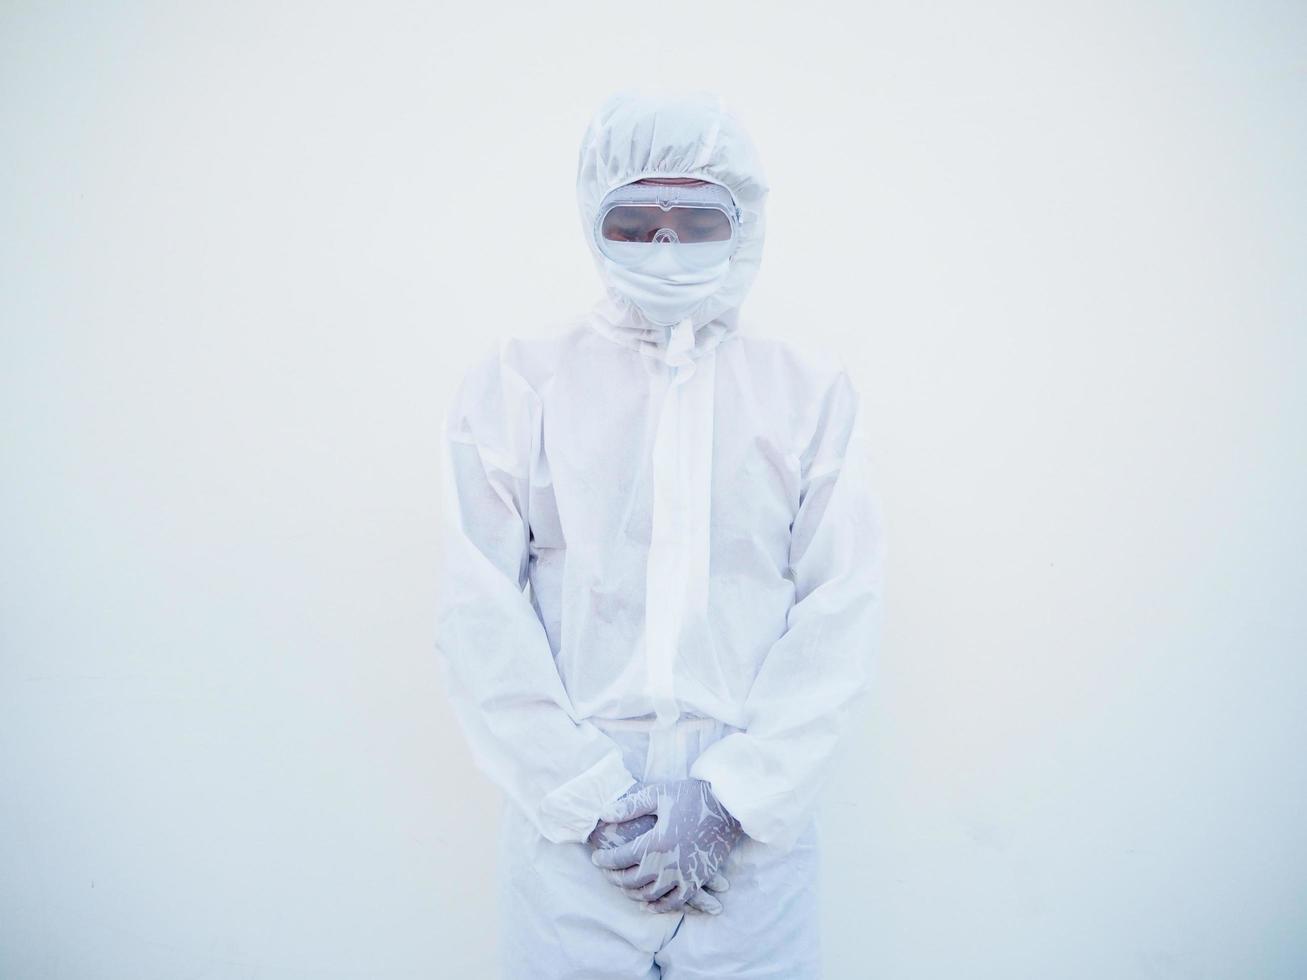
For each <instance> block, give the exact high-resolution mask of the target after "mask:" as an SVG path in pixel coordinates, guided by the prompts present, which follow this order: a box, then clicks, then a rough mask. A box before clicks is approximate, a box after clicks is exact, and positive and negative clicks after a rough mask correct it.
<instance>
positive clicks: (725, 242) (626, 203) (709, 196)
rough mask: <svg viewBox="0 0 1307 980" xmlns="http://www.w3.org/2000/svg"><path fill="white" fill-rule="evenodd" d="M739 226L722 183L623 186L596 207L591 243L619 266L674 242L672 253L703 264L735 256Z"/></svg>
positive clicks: (634, 263) (736, 211) (640, 261)
mask: <svg viewBox="0 0 1307 980" xmlns="http://www.w3.org/2000/svg"><path fill="white" fill-rule="evenodd" d="M739 224H740V217H739V209H738V208H737V207H736V206H735V199H734V198H733V197H731V192H730V191H729V190H727V189H726V188H725V187H723V186H722V185H721V184H711V183H704V184H640V183H634V184H623V185H622V186H621V187H617V188H614V189H613V190H612V191H610V192H609V193H608V196H607V197H605V198H604V199H603V201H602V202H601V203H600V205H599V214H598V215H597V216H596V218H595V242H596V243H597V244H598V246H599V251H600V252H601V253H602V254H603V255H604V256H606V257H607V258H609V259H611V260H612V261H614V262H617V263H619V264H621V265H626V266H638V265H641V264H643V263H644V262H645V261H646V260H647V259H648V258H649V257H651V256H652V255H653V254H654V253H655V250H659V249H662V247H663V246H666V245H675V246H678V247H677V248H674V249H672V250H671V253H672V254H673V255H675V256H676V257H677V258H678V259H680V260H683V261H686V262H688V263H689V264H691V265H694V266H698V267H702V266H705V265H713V264H716V263H718V262H722V261H724V260H726V259H729V258H730V257H731V255H732V254H734V252H735V247H736V244H737V243H738V240H739ZM665 251H666V250H663V252H664V253H665Z"/></svg>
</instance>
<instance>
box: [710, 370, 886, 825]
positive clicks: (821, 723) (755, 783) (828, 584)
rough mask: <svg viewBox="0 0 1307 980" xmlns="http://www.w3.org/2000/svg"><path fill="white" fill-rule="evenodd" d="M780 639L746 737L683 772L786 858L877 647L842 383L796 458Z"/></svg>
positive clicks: (869, 504) (860, 452)
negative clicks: (796, 492) (795, 504)
mask: <svg viewBox="0 0 1307 980" xmlns="http://www.w3.org/2000/svg"><path fill="white" fill-rule="evenodd" d="M799 499H800V503H799V509H798V512H797V514H796V516H795V519H794V523H793V525H792V527H791V533H790V568H791V573H792V577H793V580H794V587H795V601H794V605H793V606H792V607H791V609H790V612H789V616H788V620H787V629H786V631H785V633H784V634H783V635H782V636H781V637H780V639H778V640H777V641H776V642H775V643H774V644H773V645H772V647H771V649H770V650H769V651H768V653H767V656H766V659H765V660H764V662H763V664H762V667H761V669H760V670H759V671H758V674H757V675H756V677H755V679H754V682H753V686H752V687H751V688H750V691H749V696H748V699H747V700H746V702H745V718H746V727H745V730H744V731H742V732H737V733H734V734H731V735H728V736H726V737H725V738H724V739H722V740H721V741H719V742H716V743H714V744H713V745H711V746H709V747H708V748H707V749H706V750H705V751H704V752H703V754H702V755H700V756H699V758H698V759H696V760H695V763H694V765H693V766H692V767H691V769H690V775H691V776H692V777H695V778H697V779H703V780H707V781H708V782H709V783H710V784H711V785H712V789H713V793H714V794H715V795H716V796H717V798H718V799H719V800H720V801H721V802H722V804H723V805H725V807H726V809H727V810H729V811H730V812H731V814H732V815H733V816H734V817H735V818H736V819H737V820H738V821H739V822H740V825H741V826H742V827H743V828H744V832H745V833H746V834H748V835H749V836H750V837H752V838H754V839H755V840H758V841H761V842H763V843H768V844H777V845H780V846H782V847H785V848H789V847H792V846H793V844H794V842H795V841H796V839H797V838H798V836H799V834H800V833H801V832H802V830H803V828H804V827H805V826H806V823H807V820H808V819H809V817H810V816H811V812H812V807H813V805H814V803H815V802H816V796H817V793H818V791H819V789H820V788H821V784H822V782H823V780H824V778H825V776H826V775H827V774H828V769H829V763H830V761H831V759H832V756H833V755H834V753H835V749H836V747H837V745H838V743H839V740H840V738H841V736H842V734H843V730H844V727H845V722H846V719H847V716H848V713H849V708H850V706H851V704H852V703H853V702H854V701H855V700H856V699H857V698H858V697H859V696H860V695H861V694H862V693H864V691H865V690H866V687H867V682H868V677H869V670H870V657H871V655H872V653H873V651H874V648H875V646H876V645H877V642H878V638H879V618H880V607H881V579H882V574H881V573H882V559H883V550H884V549H883V542H882V538H881V531H880V526H881V521H880V516H879V507H878V504H877V502H876V500H875V499H874V496H873V491H872V488H871V481H870V459H869V455H868V450H867V447H866V445H865V436H864V433H863V429H862V416H861V408H860V398H859V396H858V393H857V391H856V390H855V389H854V387H853V384H852V382H851V381H850V380H849V378H848V376H847V374H845V373H843V372H841V373H840V374H839V375H838V377H837V378H836V380H835V382H834V384H833V385H832V386H831V388H830V390H829V391H828V392H827V394H826V398H825V403H824V405H823V408H822V411H821V413H820V418H819V421H818V423H817V428H816V431H815V433H814V434H813V437H812V440H811V443H810V445H809V447H808V450H807V452H806V453H805V454H804V457H803V479H802V483H801V493H800V498H799Z"/></svg>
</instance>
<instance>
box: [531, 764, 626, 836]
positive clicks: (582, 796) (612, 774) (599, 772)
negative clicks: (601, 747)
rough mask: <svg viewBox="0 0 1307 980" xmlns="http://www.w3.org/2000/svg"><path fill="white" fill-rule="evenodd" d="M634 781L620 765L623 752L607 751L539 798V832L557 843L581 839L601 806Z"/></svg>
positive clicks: (587, 832)
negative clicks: (574, 775) (587, 766)
mask: <svg viewBox="0 0 1307 980" xmlns="http://www.w3.org/2000/svg"><path fill="white" fill-rule="evenodd" d="M637 782H638V780H637V779H636V778H635V777H634V776H632V775H631V774H630V772H628V771H627V768H626V766H625V765H623V764H622V754H621V753H620V752H617V751H613V752H609V753H608V754H607V755H605V756H604V757H603V758H602V759H600V760H599V762H597V763H595V765H593V766H591V767H590V768H589V769H587V770H586V771H585V772H583V773H581V775H579V776H577V777H575V778H574V779H569V780H568V781H567V782H565V783H564V784H563V785H562V786H559V787H558V788H557V789H556V790H554V791H553V792H552V793H550V794H549V795H548V796H546V797H545V798H544V799H543V800H541V801H540V809H539V811H538V814H537V820H536V823H537V826H538V827H539V828H540V833H541V834H543V835H544V836H545V837H546V838H548V839H549V840H551V841H553V842H554V843H556V844H567V843H580V842H583V841H584V840H585V839H586V838H587V837H589V836H590V833H591V832H592V831H593V830H594V829H595V824H597V823H598V822H599V814H600V813H601V812H603V809H604V807H606V806H608V804H610V803H612V802H613V801H614V800H616V799H617V798H618V797H619V796H621V795H622V794H623V793H625V792H626V791H627V790H628V789H630V788H631V787H632V786H634V785H635V784H636V783H637Z"/></svg>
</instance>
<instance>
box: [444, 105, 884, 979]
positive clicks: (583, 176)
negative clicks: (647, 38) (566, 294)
mask: <svg viewBox="0 0 1307 980" xmlns="http://www.w3.org/2000/svg"><path fill="white" fill-rule="evenodd" d="M651 177H654V178H666V177H682V178H684V177H694V178H698V179H700V180H705V181H710V182H713V183H718V184H721V185H723V186H725V187H726V188H728V189H729V190H730V192H731V195H732V197H733V199H734V201H735V203H736V205H737V206H738V208H739V236H738V247H737V249H736V251H735V253H734V255H733V256H732V258H731V261H730V268H729V271H728V272H727V273H726V274H725V276H724V278H723V280H722V282H721V285H720V287H719V288H718V289H717V290H716V291H715V292H713V293H712V295H711V296H709V297H708V298H707V299H706V300H705V301H703V302H701V303H699V304H698V305H697V306H696V307H695V309H694V310H693V311H691V312H690V313H689V314H688V315H687V316H685V317H684V318H683V319H681V320H680V321H679V322H677V323H676V324H674V325H671V326H666V325H663V326H659V325H657V324H655V323H653V322H652V321H650V320H649V319H648V318H646V317H645V315H644V314H643V313H642V311H641V309H640V308H639V307H637V306H636V305H635V304H634V303H633V302H631V300H630V299H628V298H627V296H626V295H625V294H624V293H623V292H622V291H621V290H619V289H617V288H615V287H614V284H613V282H612V280H611V279H610V278H609V277H608V276H607V275H606V272H605V264H604V260H603V257H602V256H601V255H600V254H599V252H598V250H597V249H596V246H595V240H594V226H595V218H596V214H597V211H598V208H599V205H600V202H601V201H602V199H603V198H604V197H605V195H606V194H608V192H610V191H612V190H613V189H614V188H617V187H619V186H621V185H625V184H629V183H631V182H633V181H637V180H641V179H644V178H651ZM576 190H577V198H578V204H579V207H580V214H581V224H582V228H583V231H584V233H585V237H586V241H587V242H588V244H589V247H590V249H591V252H592V255H593V256H594V259H595V262H596V267H597V268H598V269H599V272H600V276H601V279H603V281H604V284H605V295H604V296H603V298H602V299H601V300H600V301H599V302H598V303H597V304H596V305H595V306H594V307H593V308H592V309H591V310H590V311H589V312H587V313H586V314H584V315H582V316H580V317H578V318H577V319H576V320H575V321H573V322H569V323H567V324H565V325H563V326H562V327H561V328H560V329H558V330H556V331H555V332H554V333H553V334H551V335H548V336H544V337H536V338H522V337H513V338H510V339H506V340H503V341H499V342H496V343H494V344H493V345H492V346H491V347H490V348H489V349H487V351H486V353H485V354H484V356H482V357H480V358H479V359H478V360H477V361H476V362H475V363H473V364H472V365H471V366H470V368H468V369H467V371H466V373H465V374H464V376H463V377H462V379H461V382H460V384H459V386H458V389H457V392H456V394H455V396H454V398H453V400H452V403H451V404H450V406H449V409H448V412H447V414H446V416H445V419H444V423H443V433H442V435H443V439H442V445H443V452H444V480H445V483H444V493H445V513H446V515H447V522H446V525H445V529H444V534H443V539H442V547H441V555H442V557H441V562H442V572H441V575H440V587H439V592H438V611H437V617H436V630H437V639H436V647H437V650H438V652H439V654H440V662H441V665H442V668H443V677H444V679H445V683H446V686H447V689H448V692H449V695H450V699H451V702H452V704H453V705H454V708H455V711H456V714H457V717H458V720H459V723H460V726H461V728H462V729H463V731H464V733H465V735H466V737H467V740H468V742H469V745H470V748H471V750H472V753H473V756H474V758H475V760H476V762H477V765H478V766H479V767H480V768H481V769H482V771H484V772H485V773H486V774H487V775H488V776H489V778H490V779H491V780H492V781H493V782H494V783H495V784H496V785H497V786H498V787H500V788H501V789H502V791H503V792H504V794H505V796H506V804H505V812H504V822H503V825H502V832H501V835H500V840H499V879H498V880H499V889H500V902H501V913H502V918H501V937H502V951H503V956H504V971H505V976H510V977H550V978H552V977H559V978H563V977H566V978H571V980H583V978H606V980H616V978H625V977H633V978H634V977H640V978H646V977H659V976H662V977H674V978H690V977H785V978H789V980H795V978H806V977H815V976H818V975H819V972H820V967H819V949H818V939H817V873H818V860H817V855H818V849H817V840H816V830H815V823H814V813H813V809H814V803H815V799H816V795H817V793H818V790H819V788H820V787H821V785H822V784H823V781H824V780H825V779H826V778H827V777H829V776H830V775H831V773H830V769H831V762H832V759H833V757H834V753H835V750H836V748H837V745H838V743H839V740H840V738H841V734H842V732H843V730H844V728H845V725H846V722H847V719H848V716H849V711H850V706H851V704H852V703H853V702H854V701H855V699H857V698H858V697H859V696H860V695H861V694H863V693H864V691H865V690H866V688H867V686H868V681H869V676H870V670H871V666H872V659H873V652H874V648H875V645H876V643H877V638H878V635H879V621H880V609H881V601H880V600H881V567H882V558H883V552H884V549H883V545H882V540H881V534H880V520H879V516H878V514H879V508H878V506H877V503H876V501H875V499H874V495H873V491H872V488H871V479H870V472H869V469H870V463H869V455H868V451H867V448H866V445H865V441H864V434H863V424H862V417H861V401H860V398H859V394H858V392H857V391H856V390H855V388H854V386H853V384H852V383H851V381H850V379H849V376H848V374H847V373H846V372H845V371H844V370H843V369H842V368H841V366H840V365H839V363H838V362H837V361H834V360H831V359H828V358H826V357H824V356H818V355H816V354H811V353H804V352H801V351H800V350H798V349H797V348H796V347H794V346H792V345H791V343H789V342H788V340H778V339H764V338H761V337H751V336H749V335H748V333H747V332H743V331H740V330H739V307H740V303H741V301H742V300H743V299H744V297H745V294H746V293H747V292H748V290H749V287H750V285H751V283H752V282H753V279H754V276H755V273H756V272H757V269H758V266H759V262H760V258H761V253H762V246H763V237H764V201H765V198H766V195H767V183H766V179H765V177H764V175H763V172H762V169H761V167H760V165H759V162H758V160H757V158H756V155H755V152H754V149H753V147H752V145H751V143H750V141H749V139H748V137H747V136H746V135H745V133H744V132H743V130H742V129H741V127H740V126H739V124H738V122H737V121H736V119H735V118H734V117H733V116H732V115H731V114H730V113H728V112H727V111H726V109H725V108H724V107H723V105H722V104H721V102H720V100H718V99H717V98H715V97H712V96H708V95H702V94H692V95H684V96H675V97H668V96H648V95H642V94H638V93H634V92H624V93H621V94H619V95H617V96H615V97H614V98H612V99H610V100H609V101H608V102H606V103H605V104H604V106H603V107H602V108H601V109H600V111H599V112H598V114H597V115H596V116H595V117H594V119H593V120H592V122H591V124H590V126H589V128H588V130H587V132H586V134H585V138H584V140H583V143H582V146H581V151H580V158H579V166H578V173H577V185H576ZM685 778H697V779H702V780H706V781H707V782H708V783H709V784H710V785H711V788H712V791H713V793H714V794H715V795H716V797H717V798H718V800H720V802H721V803H722V804H723V805H724V806H725V807H726V809H727V810H728V811H729V812H730V813H731V814H732V815H733V816H734V817H735V818H736V820H738V821H739V823H740V825H741V827H742V828H743V831H744V833H745V835H746V836H745V837H743V838H741V839H740V843H739V844H738V845H737V846H736V847H735V848H734V850H733V851H732V853H731V856H730V858H729V859H728V861H727V864H726V865H725V866H724V869H723V871H724V874H725V877H726V878H727V880H728V882H729V885H730V888H729V890H728V891H725V892H724V893H722V894H721V896H720V898H721V902H722V905H723V906H724V909H723V911H722V912H721V913H720V914H718V915H713V916H709V915H705V914H702V913H699V912H694V911H692V910H685V911H684V912H680V913H663V914H655V913H650V912H648V911H645V910H644V909H642V908H641V907H640V906H639V905H638V904H637V903H635V902H632V901H631V900H629V899H628V898H627V897H625V896H624V895H623V894H622V893H621V892H620V891H619V889H617V888H616V887H614V886H613V885H612V884H610V883H609V882H608V881H606V880H605V879H604V878H603V877H602V875H601V873H600V871H599V870H598V869H597V868H595V867H593V866H592V865H591V863H590V860H589V853H590V847H589V845H588V844H587V843H585V842H586V838H587V836H588V835H589V834H590V833H591V831H592V830H594V828H595V826H596V822H597V820H598V818H599V814H600V812H601V811H602V810H603V809H604V807H605V805H607V804H609V803H611V802H612V801H614V800H615V799H616V798H618V797H619V796H621V795H622V794H623V793H624V792H625V791H626V790H627V789H628V788H630V787H631V786H632V785H633V784H634V783H635V782H636V781H637V779H639V780H663V779H685Z"/></svg>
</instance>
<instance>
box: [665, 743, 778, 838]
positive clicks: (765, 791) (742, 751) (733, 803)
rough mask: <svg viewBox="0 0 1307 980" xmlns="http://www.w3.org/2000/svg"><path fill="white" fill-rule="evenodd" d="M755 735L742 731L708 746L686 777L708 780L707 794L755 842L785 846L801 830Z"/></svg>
mask: <svg viewBox="0 0 1307 980" xmlns="http://www.w3.org/2000/svg"><path fill="white" fill-rule="evenodd" d="M773 770H774V767H773V766H772V765H771V764H769V761H768V758H767V756H766V754H765V753H763V752H762V751H760V749H759V746H758V744H757V742H756V740H755V739H753V738H751V737H750V736H749V735H748V734H747V733H745V732H735V733H733V734H731V735H727V736H726V737H725V738H724V739H722V740H721V741H719V742H714V743H713V744H712V745H710V746H708V748H707V749H705V750H704V751H703V752H702V753H701V754H700V755H699V757H698V758H697V759H695V760H694V764H693V765H692V766H691V767H690V777H691V778H693V779H702V780H704V781H705V782H707V783H708V784H709V785H711V786H712V791H713V795H714V796H716V797H717V799H718V800H720V801H721V804H722V806H724V807H726V810H727V812H728V813H730V815H731V816H733V817H734V818H735V819H736V820H738V821H739V822H740V827H741V828H742V829H743V830H744V832H745V833H746V834H748V835H749V837H751V838H752V839H753V840H756V841H758V842H759V843H760V844H772V845H775V846H776V847H779V848H781V849H782V850H783V851H788V850H789V849H790V848H792V847H793V846H794V844H795V842H796V841H797V840H798V837H799V835H800V833H801V832H802V829H803V828H802V823H801V821H799V820H797V819H796V818H797V817H798V816H799V814H798V800H797V799H796V798H795V796H794V793H793V792H792V791H790V790H788V789H781V788H778V787H777V783H778V775H777V774H776V773H775V772H774V771H773Z"/></svg>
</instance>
